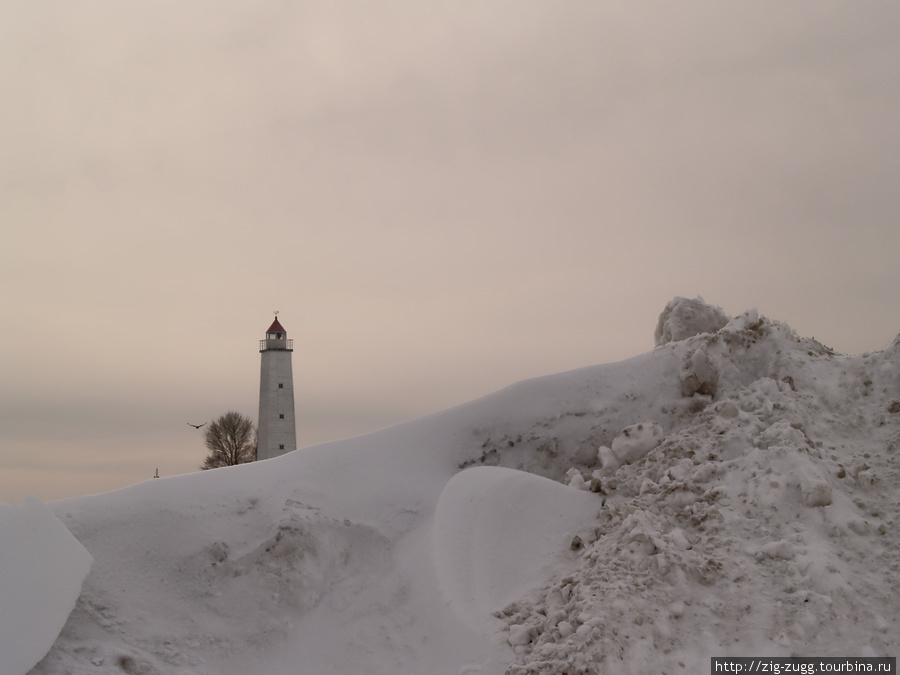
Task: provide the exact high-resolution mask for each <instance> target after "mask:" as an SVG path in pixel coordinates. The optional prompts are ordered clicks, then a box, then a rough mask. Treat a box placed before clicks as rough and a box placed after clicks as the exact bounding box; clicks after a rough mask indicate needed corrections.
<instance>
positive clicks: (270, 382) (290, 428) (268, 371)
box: [256, 312, 297, 459]
mask: <svg viewBox="0 0 900 675" xmlns="http://www.w3.org/2000/svg"><path fill="white" fill-rule="evenodd" d="M293 351H294V341H293V340H288V337H287V331H286V330H285V329H284V327H283V326H282V325H281V323H280V322H279V321H278V312H276V313H275V321H273V322H272V325H271V326H269V329H268V330H267V331H266V339H265V340H260V341H259V353H260V357H261V366H260V371H259V424H258V425H257V429H258V435H257V441H258V444H257V449H256V458H257V459H270V458H271V457H277V456H278V455H283V454H284V453H286V452H291V451H292V450H296V449H297V430H296V426H295V423H294V376H293V369H292V367H291V353H292V352H293Z"/></svg>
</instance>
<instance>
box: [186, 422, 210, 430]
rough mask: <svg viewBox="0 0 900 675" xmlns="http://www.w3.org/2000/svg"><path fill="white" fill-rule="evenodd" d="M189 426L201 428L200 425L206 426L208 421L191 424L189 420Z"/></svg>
mask: <svg viewBox="0 0 900 675" xmlns="http://www.w3.org/2000/svg"><path fill="white" fill-rule="evenodd" d="M188 426H189V427H194V428H195V429H199V428H200V427H205V426H206V422H204V423H203V424H191V423H190V422H188Z"/></svg>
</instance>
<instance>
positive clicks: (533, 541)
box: [432, 467, 600, 623]
mask: <svg viewBox="0 0 900 675" xmlns="http://www.w3.org/2000/svg"><path fill="white" fill-rule="evenodd" d="M599 508H600V498H599V496H598V495H595V494H591V493H588V492H584V491H581V490H574V489H572V488H569V487H566V486H564V485H561V484H560V483H557V482H555V481H551V480H548V479H546V478H541V477H540V476H535V475H533V474H529V473H525V472H523V471H515V470H513V469H504V468H500V467H477V468H473V469H467V470H466V471H463V472H461V473H459V474H457V475H456V476H454V477H453V478H451V479H450V481H449V482H448V483H447V485H446V486H445V487H444V490H443V491H442V492H441V496H440V499H439V500H438V504H437V510H436V511H435V516H434V527H433V529H432V538H433V546H434V560H435V566H436V569H437V577H438V582H439V583H440V586H441V590H442V591H443V593H444V596H445V597H446V599H447V600H448V601H449V602H450V603H451V606H452V607H453V608H454V609H455V610H456V611H457V612H459V613H460V615H461V616H462V618H464V619H465V620H466V621H467V622H469V623H483V622H484V621H485V619H487V618H489V617H490V616H491V615H492V613H493V612H495V611H497V610H500V609H503V607H504V606H506V605H507V604H508V603H510V602H512V601H513V600H516V599H518V598H519V597H521V595H522V594H523V593H525V592H526V591H529V590H531V589H533V588H535V587H537V586H540V585H541V584H542V581H543V580H544V579H546V578H547V576H548V574H549V573H550V572H551V571H552V568H553V566H554V564H557V563H559V562H560V561H565V560H567V559H571V558H572V557H573V554H572V550H571V545H572V540H573V538H574V537H575V536H576V535H577V532H578V531H579V528H580V530H581V532H582V533H583V532H584V530H589V529H590V527H591V524H592V523H593V521H594V520H596V517H597V511H598V509H599Z"/></svg>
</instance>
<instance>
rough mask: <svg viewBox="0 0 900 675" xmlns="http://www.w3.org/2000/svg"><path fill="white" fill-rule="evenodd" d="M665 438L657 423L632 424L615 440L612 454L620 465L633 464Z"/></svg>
mask: <svg viewBox="0 0 900 675" xmlns="http://www.w3.org/2000/svg"><path fill="white" fill-rule="evenodd" d="M664 437H665V433H664V432H663V430H662V427H661V426H659V425H658V424H657V423H656V422H652V421H651V422H641V423H640V424H632V425H631V426H630V427H625V428H624V429H622V431H620V432H619V435H618V436H616V437H615V438H614V439H613V442H612V452H613V454H614V455H615V456H616V459H617V460H618V461H619V463H620V464H631V463H632V462H636V461H638V460H639V459H640V458H641V457H643V456H644V455H646V454H647V453H648V452H650V451H651V450H653V448H655V447H656V446H657V445H659V444H660V443H661V442H662V440H663V438H664ZM604 466H605V465H604Z"/></svg>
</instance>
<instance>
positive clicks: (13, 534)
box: [0, 498, 91, 675]
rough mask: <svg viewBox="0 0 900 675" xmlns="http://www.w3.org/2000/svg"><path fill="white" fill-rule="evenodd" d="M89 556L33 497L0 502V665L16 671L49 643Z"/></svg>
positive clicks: (16, 674)
mask: <svg viewBox="0 0 900 675" xmlns="http://www.w3.org/2000/svg"><path fill="white" fill-rule="evenodd" d="M90 567H91V556H90V555H89V554H88V552H87V551H86V550H85V549H84V547H83V546H82V545H81V544H79V543H78V541H77V540H76V539H75V537H73V536H72V535H71V534H70V533H69V531H68V530H67V529H66V527H65V525H63V524H62V523H61V522H60V521H59V519H58V518H57V517H56V516H54V515H53V513H52V512H51V511H50V509H49V508H47V507H46V506H44V504H42V503H41V502H39V501H38V500H36V499H33V498H29V499H26V500H25V501H24V502H23V503H22V505H21V506H12V505H9V506H7V505H2V504H0V665H2V672H3V673H4V674H5V675H22V674H24V673H26V672H28V670H29V669H30V668H31V667H32V666H34V665H35V664H36V663H37V662H38V661H40V660H41V659H42V658H43V657H44V655H45V654H46V653H47V652H48V651H49V650H50V647H52V646H53V642H54V641H55V640H56V637H57V636H58V635H59V631H60V630H62V627H63V625H64V624H65V623H66V619H68V617H69V612H71V611H72V608H73V607H74V606H75V601H76V600H77V599H78V595H79V594H80V593H81V582H82V581H84V578H85V577H86V576H87V574H88V570H90Z"/></svg>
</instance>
